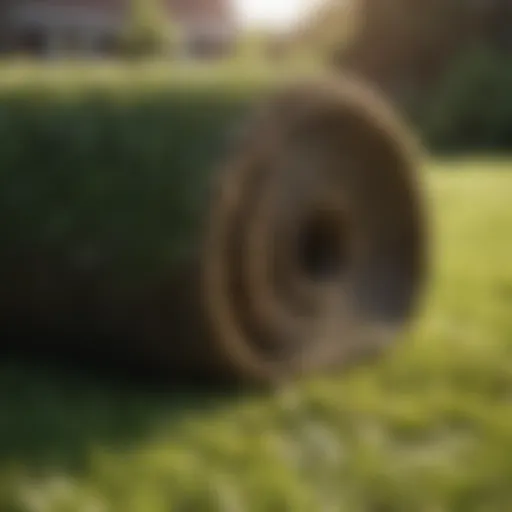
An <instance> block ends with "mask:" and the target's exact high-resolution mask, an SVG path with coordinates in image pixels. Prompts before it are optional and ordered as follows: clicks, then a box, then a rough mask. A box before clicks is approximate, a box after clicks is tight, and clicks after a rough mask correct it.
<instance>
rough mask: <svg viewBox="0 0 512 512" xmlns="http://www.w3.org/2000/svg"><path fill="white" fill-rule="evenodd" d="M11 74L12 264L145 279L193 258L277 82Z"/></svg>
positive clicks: (1, 200) (3, 109) (1, 116)
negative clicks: (42, 260) (90, 267)
mask: <svg viewBox="0 0 512 512" xmlns="http://www.w3.org/2000/svg"><path fill="white" fill-rule="evenodd" d="M3 71H4V73H3V74H2V75H1V78H0V141H1V143H0V218H1V219H2V222H0V226H1V227H0V238H1V240H2V247H3V248H4V250H2V251H0V262H1V259H2V258H3V259H4V260H5V258H6V257H8V256H9V257H12V258H16V259H19V258H20V257H21V256H20V255H22V254H25V253H27V254H28V253H30V254H33V253H40V254H59V255H60V257H62V258H65V259H66V258H67V259H69V261H73V258H76V259H78V260H80V259H81V258H82V259H83V258H86V259H87V258H89V259H91V258H92V259H99V260H101V261H102V262H105V264H107V265H108V262H111V263H112V265H111V269H112V271H115V272H116V273H118V274H119V275H121V276H125V277H126V276H127V275H130V276H131V277H132V278H133V279H135V277H136V276H137V272H138V271H140V272H141V274H140V275H141V276H142V275H143V279H147V278H148V272H154V273H155V275H157V274H158V272H159V269H160V268H162V265H164V266H167V265H173V264H174V263H175V261H176V259H180V258H182V257H183V256H184V255H186V252H187V251H188V249H189V248H190V247H191V246H192V245H193V244H192V242H193V240H192V238H193V237H194V236H196V235H197V234H198V227H199V222H200V220H201V218H202V215H203V213H204V208H203V207H204V206H205V194H206V192H207V188H208V185H209V179H208V176H209V175H210V173H212V172H213V171H214V170H215V169H216V167H217V166H218V164H219V163H220V162H221V161H222V158H223V156H225V155H226V153H227V151H228V149H229V146H230V144H231V138H232V135H233V133H234V130H236V129H237V126H238V123H239V122H242V121H243V118H244V114H245V113H246V112H247V111H248V110H249V109H250V108H251V107H252V106H253V104H254V103H255V101H257V100H259V99H260V98H261V96H262V95H263V94H264V93H265V92H266V91H267V90H269V89H270V87H271V85H272V84H273V83H274V82H275V79H276V77H274V76H270V75H265V74H260V75H258V74H256V73H255V74H253V76H250V75H247V74H242V75H240V74H230V73H227V72H223V73H219V72H214V71H208V70H204V71H196V72H193V71H189V72H182V73H181V74H180V73H172V72H162V71H158V70H157V69H156V68H153V67H151V66H149V67H148V66H140V67H133V68H131V67H126V68H119V69H117V70H110V69H108V68H104V69H101V68H98V69H97V70H95V71H94V70H88V68H86V67H85V68H80V67H78V68H72V67H70V68H69V69H65V68H64V67H60V68H54V69H51V68H46V69H43V68H39V69H25V68H23V67H20V68H19V69H17V70H16V69H14V70H13V69H12V68H10V69H4V70H3ZM237 76H238V78H237ZM5 249H7V251H6V250H5ZM142 273H143V274H142Z"/></svg>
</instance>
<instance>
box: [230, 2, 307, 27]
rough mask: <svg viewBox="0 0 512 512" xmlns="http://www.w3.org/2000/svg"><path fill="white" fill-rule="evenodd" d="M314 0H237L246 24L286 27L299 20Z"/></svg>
mask: <svg viewBox="0 0 512 512" xmlns="http://www.w3.org/2000/svg"><path fill="white" fill-rule="evenodd" d="M313 3H314V0H235V8H236V10H237V14H238V17H239V19H240V21H241V23H242V24H243V25H244V26H251V27H254V26H266V27H271V28H286V27H288V26H290V25H293V24H294V23H296V22H298V21H299V20H300V19H301V17H302V16H303V15H304V14H305V13H306V12H307V9H308V8H309V7H311V5H312V4H313Z"/></svg>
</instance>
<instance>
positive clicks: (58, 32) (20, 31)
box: [0, 0, 236, 57]
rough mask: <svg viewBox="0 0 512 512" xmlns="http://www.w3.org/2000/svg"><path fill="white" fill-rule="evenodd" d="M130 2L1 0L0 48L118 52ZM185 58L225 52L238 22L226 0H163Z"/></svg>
mask: <svg viewBox="0 0 512 512" xmlns="http://www.w3.org/2000/svg"><path fill="white" fill-rule="evenodd" d="M130 1H131V0H0V50H2V51H3V52H4V53H16V54H19V53H22V54H28V55H32V56H41V57H60V56H64V55H66V56H68V55H77V56H80V57H86V56H92V57H94V56H96V57H98V56H109V55H114V54H115V53H116V51H117V49H118V44H117V43H118V41H119V37H120V35H121V32H122V30H123V28H124V27H125V26H126V22H127V17H128V15H129V12H130ZM163 3H164V10H166V11H167V12H168V13H169V17H170V19H172V21H173V23H175V24H176V25H177V26H178V28H179V34H180V39H179V43H178V52H179V54H181V55H182V56H186V57H206V56H208V57H210V56H217V55H222V54H225V53H226V52H228V51H229V49H230V47H231V46H232V44H233V42H234V39H235V33H236V23H235V16H234V14H233V11H232V9H231V4H230V0H165V1H164V2H163Z"/></svg>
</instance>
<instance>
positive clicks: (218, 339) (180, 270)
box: [0, 77, 426, 383]
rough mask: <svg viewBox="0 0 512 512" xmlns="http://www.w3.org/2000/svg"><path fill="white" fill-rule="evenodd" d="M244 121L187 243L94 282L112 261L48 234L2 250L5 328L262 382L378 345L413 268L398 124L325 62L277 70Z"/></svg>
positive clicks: (413, 283) (406, 136) (407, 310)
mask: <svg viewBox="0 0 512 512" xmlns="http://www.w3.org/2000/svg"><path fill="white" fill-rule="evenodd" d="M247 124H248V126H247V129H246V130H244V134H243V137H241V139H240V140H239V142H238V144H237V145H236V147H235V148H233V149H232V150H231V151H230V152H229V153H228V154H227V155H225V157H224V158H223V159H220V160H218V161H216V162H215V164H212V168H215V171H213V172H211V173H210V174H207V175H208V181H209V193H208V196H207V199H206V200H205V205H204V208H203V212H204V213H203V216H202V219H201V222H200V224H199V226H200V227H199V228H198V232H197V233H196V234H195V236H194V237H193V240H194V248H193V249H192V250H190V251H188V252H187V254H186V256H183V257H182V258H181V259H180V261H178V262H173V264H172V266H169V268H166V269H165V272H162V273H161V275H160V276H159V278H158V279H148V282H147V283H143V284H142V285H138V286H132V287H131V288H130V285H126V286H124V287H116V286H113V285H112V286H111V285H110V284H109V283H110V281H109V279H110V278H109V272H110V271H111V270H112V269H113V268H115V267H116V265H118V264H119V260H117V261H116V260H115V259H114V260H113V261H111V262H110V263H108V264H105V265H104V266H103V267H101V266H99V267H94V266H93V267H91V268H92V270H91V269H89V270H88V271H87V272H82V273H77V272H76V271H74V270H73V268H72V266H70V264H69V262H68V261H66V255H65V253H63V252H59V250H58V248H55V250H54V248H51V247H50V249H49V250H46V252H45V254H46V259H47V260H46V261H45V259H44V258H41V256H40V255H38V256H37V258H35V257H33V256H31V254H33V253H31V252H30V251H25V252H23V254H24V258H25V259H24V260H23V258H21V259H20V258H18V257H16V256H15V255H14V256H13V255H11V261H12V268H11V269H10V271H9V272H7V274H8V276H9V278H8V279H7V281H5V286H6V288H7V289H9V286H10V287H11V290H12V291H13V293H12V294H11V298H12V297H13V296H16V297H17V298H16V299H13V300H6V301H5V303H4V306H3V316H2V324H1V325H3V326H4V328H5V332H7V331H8V332H9V333H10V335H11V336H12V335H13V333H14V335H16V333H20V332H22V331H23V330H24V326H25V327H26V326H27V325H30V326H31V328H32V329H33V330H32V332H34V331H37V332H40V333H42V332H44V333H45V335H44V336H43V335H39V338H38V339H39V341H38V342H37V343H39V344H41V345H43V346H45V347H46V346H53V347H54V349H57V350H61V349H62V347H66V346H67V347H68V348H70V346H71V348H72V350H73V351H74V350H77V351H78V349H80V351H84V352H87V351H88V352H90V353H95V354H96V355H97V357H99V358H111V359H123V358H124V357H125V356H126V355H129V356H130V357H131V358H132V359H133V360H135V361H141V362H142V361H144V362H146V363H148V364H150V365H154V366H155V367H157V366H158V367H159V368H163V369H164V371H166V372H167V373H168V375H169V376H170V377H174V376H177V375H186V376H188V377H191V376H194V378H195V377H197V378H200V377H202V376H206V375H212V376H214V377H215V376H218V377H222V378H225V377H237V378H242V379H243V380H249V381H258V382H266V383H269V382H270V383H276V382H279V381H282V380H287V379H289V378H292V377H295V376H298V375H302V374H308V373H311V372H321V371H326V370H327V369H333V368H342V367H343V366H345V365H346V364H348V363H351V362H353V361H356V360H358V358H360V357H361V356H362V355H363V354H368V353H374V352H376V351H378V350H381V349H382V348H384V347H386V346H388V345H389V344H390V343H391V342H392V341H393V340H394V339H395V338H396V336H397V334H398V332H399V330H400V329H401V328H402V327H403V326H404V325H405V324H406V322H407V321H408V319H409V318H410V317H411V315H412V314H413V312H414V307H415V305H416V299H417V298H418V296H419V293H420V291H421V288H422V284H423V281H424V277H425V271H426V230H425V219H424V207H423V202H422V195H421V190H420V184H419V182H418V173H417V169H418V167H419V164H420V161H421V155H420V153H421V152H420V150H419V147H418V144H417V143H416V141H415V139H414V137H413V136H412V135H411V133H410V131H409V129H408V128H407V127H406V126H405V125H404V123H403V122H402V121H401V120H400V119H398V118H397V116H396V115H395V113H394V112H393V111H392V110H391V109H390V108H389V106H388V105H387V104H386V103H385V101H383V100H382V99H381V98H379V96H378V95H377V94H376V93H375V92H374V91H372V90H370V89H368V88H367V87H366V86H364V85H363V84H361V83H360V82H358V81H357V80H352V79H350V78H340V77H337V78H329V79H326V78H322V79H317V80H304V81H300V82H297V83H295V84H293V85H290V84H287V85H285V86H284V87H282V88H281V89H279V90H278V91H276V92H275V93H274V94H273V96H272V97H271V98H270V99H267V100H265V101H263V102H261V104H260V106H259V108H258V109H256V110H255V111H254V112H253V115H252V116H250V117H249V119H248V123H247ZM197 144H198V151H200V146H201V141H197ZM141 229H144V228H143V227H141ZM169 236H170V234H169ZM7 252H8V251H7V250H4V260H5V259H6V256H5V254H6V253H7ZM14 253H16V251H14ZM31 258H35V259H32V260H31ZM118 258H120V256H118ZM27 269H30V271H27ZM37 269H39V270H37ZM0 327H1V326H0ZM36 337H37V336H36ZM47 340H51V341H50V342H48V341H47Z"/></svg>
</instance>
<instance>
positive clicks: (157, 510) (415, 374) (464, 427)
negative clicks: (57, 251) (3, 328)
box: [0, 159, 512, 512]
mask: <svg viewBox="0 0 512 512" xmlns="http://www.w3.org/2000/svg"><path fill="white" fill-rule="evenodd" d="M425 172H426V173H427V180H426V182H427V185H428V194H429V197H430V206H431V212H432V234H433V247H432V249H433V277H432V280H431V285H430V290H429V293H428V295H427V297H426V300H425V304H424V308H423V311H422V314H421V318H420V319H419V320H418V322H417V323H416V324H415V325H413V326H412V328H411V331H410V333H409V334H408V336H406V337H405V338H406V339H404V340H403V342H402V343H401V344H400V345H399V346H397V347H396V349H395V350H394V351H393V352H392V353H389V354H388V355H387V356H386V357H385V358H383V359H382V360H381V361H379V362H377V363H375V364H371V365H368V366H366V367H364V368H356V369H354V370H353V371H351V372H350V373H348V374H345V375H339V376H331V377H325V378H322V379H313V380H309V381H304V382H298V383H296V384H294V385H292V386H290V387H289V388H287V389H283V390H281V391H279V392H277V393H275V394H273V395H259V396H255V395H249V394H247V393H243V392H239V393H237V394H234V393H229V394H224V395H222V394H220V393H216V394H213V393H211V394H208V395H207V394H205V393H204V392H203V393H199V392H191V391H190V392H185V391H175V392H173V391H172V390H165V389H163V387H162V386H157V385H156V384H155V385H151V386H149V385H143V384H142V383H140V382H130V379H123V380H121V379H118V380H116V379H110V380H107V379H104V378H102V377H101V378H100V377H98V376H94V375H91V374H90V373H89V372H88V370H85V369H84V370H82V371H80V372H79V371H78V370H76V369H75V370H72V371H69V370H67V371H65V370H64V369H62V368H60V369H59V366H58V365H54V366H44V365H42V364H37V363H30V364H29V363H27V362H21V361H19V360H16V361H15V360H9V361H6V362H3V363H2V364H1V367H0V511H1V512H15V511H16V512H46V511H48V512H75V511H76V512H88V511H91V512H92V511H95V512H96V511H98V512H101V511H105V512H110V511H112V512H169V511H198V512H201V511H205V512H208V511H226V512H231V511H233V512H235V511H261V512H267V511H276V512H281V511H290V512H301V511H304V512H312V511H320V512H324V511H325V512H330V511H333V512H334V511H348V512H359V511H393V512H395V511H404V512H411V511H418V512H421V511H425V512H427V511H428V512H441V511H449V512H453V511H464V512H466V511H482V512H483V511H492V512H494V511H496V512H501V511H503V512H506V511H510V510H512V486H511V484H512V202H511V197H512V162H511V161H504V160H496V161H491V160H478V161H477V160H474V159H468V160H466V161H461V160H458V161H452V162H443V163H436V164H431V166H430V168H429V169H427V170H426V171H425Z"/></svg>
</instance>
